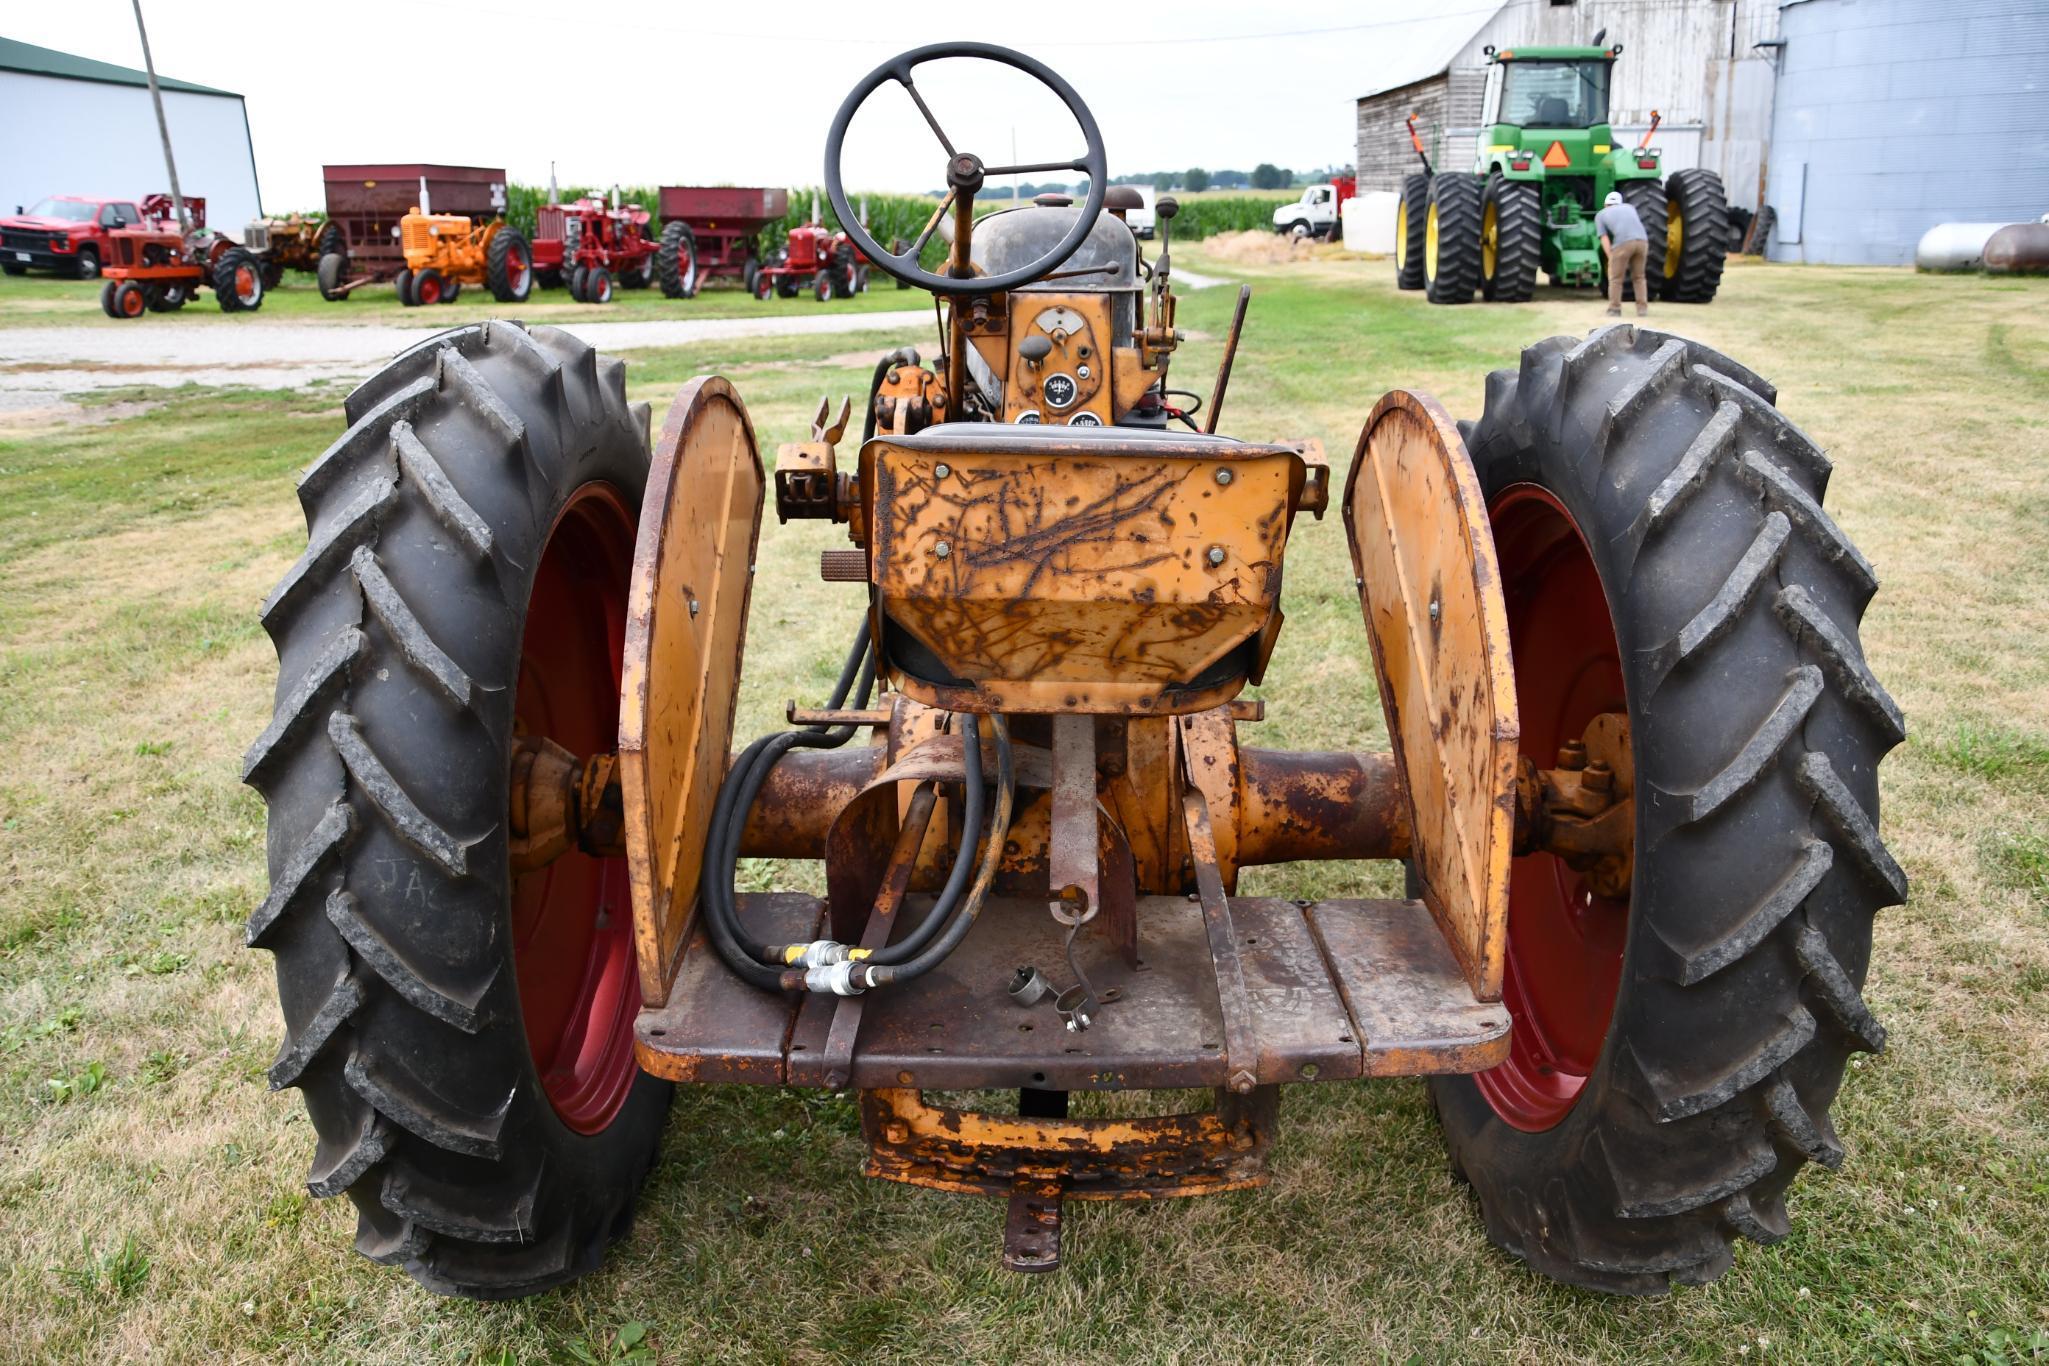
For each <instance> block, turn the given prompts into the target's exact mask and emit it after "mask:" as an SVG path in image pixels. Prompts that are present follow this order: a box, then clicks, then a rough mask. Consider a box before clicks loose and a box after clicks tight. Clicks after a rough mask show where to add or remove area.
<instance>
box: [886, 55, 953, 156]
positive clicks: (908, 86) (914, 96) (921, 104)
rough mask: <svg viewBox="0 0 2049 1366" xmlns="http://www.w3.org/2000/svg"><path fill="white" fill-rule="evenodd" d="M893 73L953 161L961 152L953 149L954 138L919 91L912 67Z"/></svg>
mask: <svg viewBox="0 0 2049 1366" xmlns="http://www.w3.org/2000/svg"><path fill="white" fill-rule="evenodd" d="M891 74H893V75H894V76H895V77H896V81H897V84H899V85H901V86H902V87H903V88H904V92H905V93H906V94H908V95H909V96H910V97H911V102H912V103H913V104H915V105H917V106H918V112H919V113H920V114H923V115H924V116H925V122H926V123H927V124H928V125H930V126H931V129H932V136H933V137H936V138H938V139H939V145H940V146H941V147H944V148H945V149H946V159H947V160H948V161H951V160H953V159H954V158H955V157H956V156H959V155H960V153H958V152H956V151H954V150H953V139H952V138H949V137H948V136H946V130H945V129H944V128H941V127H940V126H939V119H938V118H937V117H936V116H935V115H934V114H933V113H932V107H931V106H930V105H928V104H926V103H925V97H924V96H923V95H920V94H919V93H918V86H917V83H916V82H915V81H913V80H912V79H911V73H910V69H909V68H908V67H906V68H905V69H904V70H902V71H899V72H893V73H891Z"/></svg>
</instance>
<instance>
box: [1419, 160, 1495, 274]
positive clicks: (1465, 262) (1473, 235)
mask: <svg viewBox="0 0 2049 1366" xmlns="http://www.w3.org/2000/svg"><path fill="white" fill-rule="evenodd" d="M1480 195H1481V186H1480V177H1478V176H1476V175H1471V174H1468V173H1467V172H1464V171H1443V172H1440V173H1439V174H1437V175H1434V176H1432V177H1430V209H1429V213H1428V215H1427V216H1426V217H1425V219H1424V223H1423V288H1424V290H1425V291H1426V292H1427V293H1428V295H1429V298H1430V302H1431V303H1433V304H1466V303H1471V302H1472V301H1473V291H1474V290H1476V289H1478V288H1479V287H1480Z"/></svg>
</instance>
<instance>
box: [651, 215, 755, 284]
mask: <svg viewBox="0 0 2049 1366" xmlns="http://www.w3.org/2000/svg"><path fill="white" fill-rule="evenodd" d="M655 275H656V277H657V278H658V279H660V280H661V282H662V293H663V294H665V295H667V296H668V297H669V298H671V299H694V298H696V297H697V284H698V281H697V237H696V235H695V234H693V233H692V232H691V231H690V225H689V224H688V223H685V222H683V221H682V220H681V219H678V220H677V221H675V222H673V223H670V224H668V225H667V226H665V227H664V228H663V229H662V245H661V247H660V249H659V250H657V251H656V252H655ZM751 283H752V282H751V281H750V285H751Z"/></svg>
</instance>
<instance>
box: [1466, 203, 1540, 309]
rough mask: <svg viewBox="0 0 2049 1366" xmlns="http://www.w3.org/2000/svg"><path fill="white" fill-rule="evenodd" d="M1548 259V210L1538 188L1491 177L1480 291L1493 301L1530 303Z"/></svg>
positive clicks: (1484, 206) (1483, 210) (1484, 207)
mask: <svg viewBox="0 0 2049 1366" xmlns="http://www.w3.org/2000/svg"><path fill="white" fill-rule="evenodd" d="M1543 255H1544V210H1543V206H1542V205H1541V204H1540V203H1539V202H1538V194H1537V187H1536V184H1535V183H1534V182H1532V181H1527V180H1510V179H1508V177H1506V176H1503V175H1500V174H1498V173H1497V174H1495V175H1491V176H1488V177H1487V188H1486V191H1485V193H1484V195H1483V197H1482V201H1481V206H1480V293H1481V295H1482V296H1483V297H1485V298H1486V299H1487V300H1488V301H1489V302H1490V303H1497V304H1522V303H1528V302H1529V301H1530V297H1531V296H1532V295H1534V294H1535V293H1536V292H1537V265H1538V263H1539V262H1540V261H1541V259H1542V258H1543Z"/></svg>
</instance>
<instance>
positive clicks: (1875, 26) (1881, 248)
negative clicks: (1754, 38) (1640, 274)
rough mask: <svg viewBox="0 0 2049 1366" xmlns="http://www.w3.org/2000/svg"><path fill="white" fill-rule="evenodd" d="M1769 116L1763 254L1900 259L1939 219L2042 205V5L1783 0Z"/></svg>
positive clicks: (2045, 157) (2046, 101)
mask: <svg viewBox="0 0 2049 1366" xmlns="http://www.w3.org/2000/svg"><path fill="white" fill-rule="evenodd" d="M1780 32H1781V35H1782V36H1783V37H1784V39H1785V44H1786V45H1785V48H1784V49H1783V51H1782V53H1781V56H1780V62H1779V73H1778V102H1777V110H1776V113H1775V115H1774V118H1773V122H1772V150H1771V183H1770V187H1769V191H1768V202H1769V203H1770V204H1771V206H1772V207H1773V208H1774V209H1776V210H1777V211H1778V216H1779V221H1778V230H1777V232H1776V233H1775V234H1774V235H1773V239H1772V243H1771V247H1770V254H1771V258H1772V259H1773V260H1775V261H1827V262H1834V263H1838V264H1845V265H1904V264H1906V263H1907V262H1909V261H1911V260H1912V259H1913V254H1914V243H1915V242H1916V241H1917V240H1918V239H1919V238H1920V236H1921V234H1922V233H1923V232H1925V231H1927V230H1928V229H1929V228H1931V227H1933V226H1934V225H1936V224H1937V223H1945V222H1952V221H1958V222H1998V221H2009V222H2010V221H2020V220H2024V219H2033V218H2037V217H2039V216H2040V215H2042V214H2043V213H2045V212H2049V5H2045V4H2044V3H2043V0H1944V3H1942V4H1940V5H1934V4H1930V3H1928V0H1796V2H1795V3H1792V4H1788V5H1786V6H1785V7H1784V9H1783V11H1782V12H1781V14H1780Z"/></svg>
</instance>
